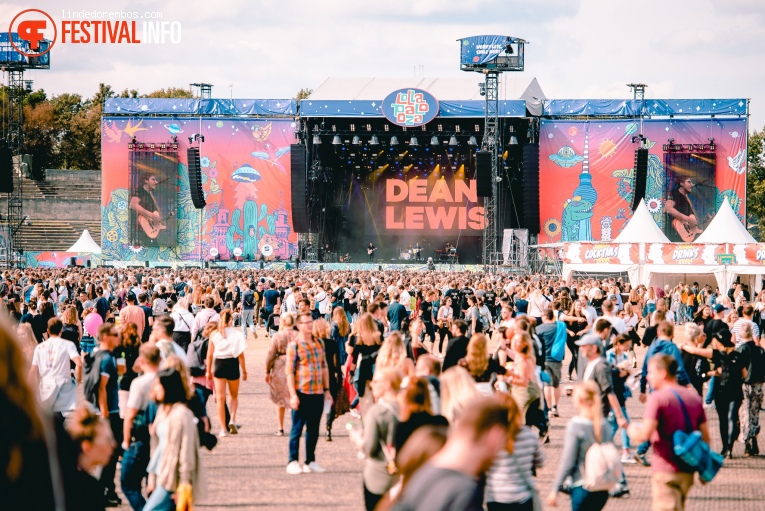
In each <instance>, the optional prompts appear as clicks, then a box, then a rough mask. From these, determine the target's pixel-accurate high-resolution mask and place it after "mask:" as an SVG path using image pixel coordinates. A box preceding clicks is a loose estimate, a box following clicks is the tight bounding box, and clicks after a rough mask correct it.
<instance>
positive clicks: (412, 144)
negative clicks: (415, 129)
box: [409, 135, 420, 146]
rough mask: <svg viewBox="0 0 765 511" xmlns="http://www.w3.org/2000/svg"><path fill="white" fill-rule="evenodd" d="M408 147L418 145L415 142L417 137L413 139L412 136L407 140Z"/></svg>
mask: <svg viewBox="0 0 765 511" xmlns="http://www.w3.org/2000/svg"><path fill="white" fill-rule="evenodd" d="M409 145H411V146H416V145H420V144H419V143H418V142H417V137H415V136H414V135H412V138H410V139H409Z"/></svg>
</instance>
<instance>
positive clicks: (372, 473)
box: [350, 368, 401, 511]
mask: <svg viewBox="0 0 765 511" xmlns="http://www.w3.org/2000/svg"><path fill="white" fill-rule="evenodd" d="M371 383H372V385H371V389H372V396H373V398H374V400H375V404H374V405H372V406H371V407H370V408H369V410H367V411H366V413H365V414H364V427H363V429H351V430H350V438H351V441H352V442H353V443H354V444H355V445H356V447H357V448H358V449H359V450H360V452H361V453H362V454H363V455H364V457H365V461H364V473H363V482H364V484H363V485H364V508H365V509H366V510H367V511H374V509H375V508H376V507H377V504H378V503H379V502H380V500H381V499H382V498H383V496H384V495H385V493H386V492H387V491H388V490H389V489H390V487H391V486H392V485H393V483H394V482H395V455H396V452H397V448H396V444H395V442H394V440H395V438H396V434H397V427H398V424H399V420H398V413H399V405H398V402H397V400H396V395H397V394H398V391H399V389H400V388H401V373H400V372H399V371H398V370H397V369H395V368H387V369H378V370H376V371H375V374H374V376H373V377H372V382H371Z"/></svg>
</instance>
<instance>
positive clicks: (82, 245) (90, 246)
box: [67, 229, 101, 254]
mask: <svg viewBox="0 0 765 511" xmlns="http://www.w3.org/2000/svg"><path fill="white" fill-rule="evenodd" d="M67 252H86V253H89V254H100V253H101V247H100V246H98V243H96V242H95V241H93V238H92V237H91V236H90V233H89V232H88V230H87V229H85V230H84V231H82V234H81V235H80V239H78V240H77V243H75V244H74V245H72V246H71V247H69V250H67Z"/></svg>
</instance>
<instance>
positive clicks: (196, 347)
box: [186, 335, 208, 377]
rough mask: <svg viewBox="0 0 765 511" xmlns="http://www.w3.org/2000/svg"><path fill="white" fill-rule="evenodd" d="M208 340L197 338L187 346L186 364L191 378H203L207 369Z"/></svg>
mask: <svg viewBox="0 0 765 511" xmlns="http://www.w3.org/2000/svg"><path fill="white" fill-rule="evenodd" d="M207 348H208V339H203V338H202V337H201V336H199V335H197V338H196V339H194V341H192V342H191V344H189V347H188V349H187V350H186V363H187V365H188V366H189V372H190V373H191V376H195V377H197V376H204V375H205V370H206V369H207V365H206V364H207Z"/></svg>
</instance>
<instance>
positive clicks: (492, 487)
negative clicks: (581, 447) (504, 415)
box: [485, 393, 545, 511]
mask: <svg viewBox="0 0 765 511" xmlns="http://www.w3.org/2000/svg"><path fill="white" fill-rule="evenodd" d="M497 397H498V398H499V400H500V401H501V402H502V403H503V404H504V405H505V406H506V407H507V409H508V423H509V424H508V432H507V433H508V435H507V445H506V446H505V449H502V450H500V451H499V454H497V458H496V459H495V460H494V465H492V467H491V470H489V472H488V474H487V475H486V497H485V499H486V507H487V508H488V511H506V510H511V511H533V509H534V501H533V499H534V495H535V494H536V493H537V490H536V485H535V484H534V483H533V480H534V474H536V471H537V470H538V469H539V468H542V466H543V465H544V462H545V453H544V451H542V448H541V445H540V443H539V439H538V438H537V435H535V434H534V433H533V432H532V431H531V429H530V428H529V427H528V426H525V425H524V422H525V420H524V417H523V415H521V410H520V408H519V407H518V404H517V403H516V402H515V399H513V398H512V397H511V396H508V395H507V394H504V393H501V394H498V396H497Z"/></svg>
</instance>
